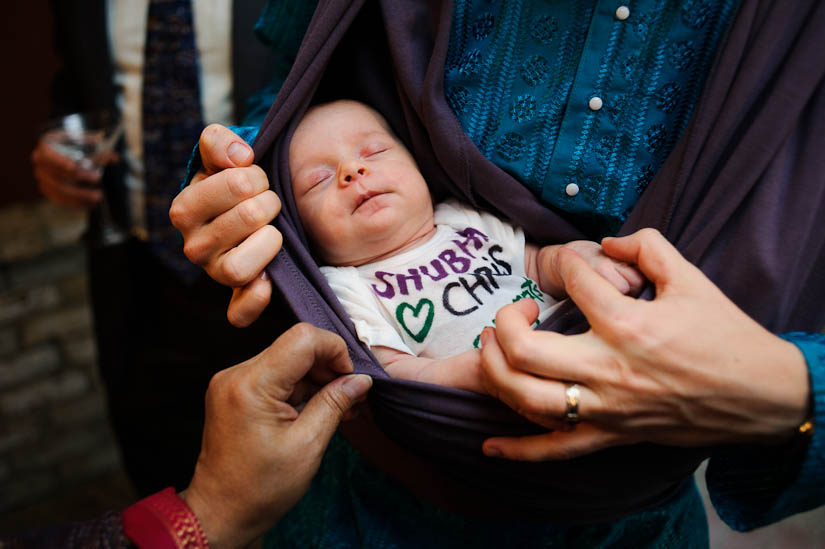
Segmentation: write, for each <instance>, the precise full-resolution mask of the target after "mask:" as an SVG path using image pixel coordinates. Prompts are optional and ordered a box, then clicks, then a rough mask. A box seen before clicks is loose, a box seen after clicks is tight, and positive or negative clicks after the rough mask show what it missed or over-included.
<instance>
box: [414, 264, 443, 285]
mask: <svg viewBox="0 0 825 549" xmlns="http://www.w3.org/2000/svg"><path fill="white" fill-rule="evenodd" d="M430 265H432V266H433V269H435V271H436V273H437V275H438V276H433V275H431V274H430V272H429V271H428V270H427V266H426V265H422V266H421V267H419V269H421V272H422V273H423V274H424V275H426V276H428V277H430V280H432V281H433V282H435V281H437V280H441V279H442V278H444V277H445V276H447V271H446V269H444V265H442V264H441V262H440V261H439V260H437V259H433V260H432V261H430Z"/></svg>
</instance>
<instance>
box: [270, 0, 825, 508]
mask: <svg viewBox="0 0 825 549" xmlns="http://www.w3.org/2000/svg"><path fill="white" fill-rule="evenodd" d="M451 14H452V6H451V3H450V2H448V1H444V2H439V1H435V0H433V1H431V2H429V3H426V2H420V1H419V0H395V1H393V0H382V1H381V2H366V3H365V2H364V1H363V0H352V1H346V0H322V1H321V2H320V3H319V6H318V9H317V11H316V12H315V16H314V18H313V20H312V23H311V24H310V27H309V29H308V31H307V34H306V37H305V39H304V42H303V44H302V46H301V49H300V52H299V54H298V57H297V60H296V62H295V65H294V66H293V69H292V71H291V72H290V74H289V77H288V78H287V80H286V82H285V83H284V85H283V88H282V89H281V92H280V93H279V95H278V98H277V100H276V102H275V104H274V105H273V107H272V109H271V110H270V112H269V115H268V116H267V119H266V121H265V122H264V124H263V127H262V128H261V131H260V133H259V136H258V139H257V141H256V142H255V145H254V148H255V155H256V158H258V159H259V163H260V165H261V166H262V167H263V168H264V169H265V170H266V171H267V174H268V175H269V177H270V182H271V185H272V188H273V190H274V191H275V192H276V193H277V194H278V195H279V196H280V197H281V199H282V202H283V210H282V212H281V214H280V215H279V216H278V218H277V219H276V221H275V225H276V226H277V228H278V229H279V230H280V231H281V232H282V233H283V235H284V249H283V250H282V251H281V252H280V253H279V254H278V256H277V257H276V258H275V260H274V261H273V262H272V264H270V266H269V267H268V272H269V274H270V275H271V277H272V280H273V281H274V283H275V284H276V286H277V288H278V289H279V290H280V291H281V292H283V294H284V295H285V297H286V299H287V302H288V303H289V305H290V306H291V307H292V308H293V309H294V311H295V313H296V314H297V316H298V318H299V319H301V320H305V321H309V322H311V323H313V324H315V325H317V326H320V327H322V328H326V329H329V330H332V331H334V332H337V333H339V334H341V335H342V336H343V337H344V339H345V340H346V342H347V344H348V345H349V350H350V354H351V356H352V359H353V362H354V364H355V369H356V371H358V372H362V373H367V374H370V375H372V376H373V377H374V379H375V386H374V388H373V390H372V391H371V393H370V398H369V403H370V406H371V410H372V414H373V416H374V418H375V421H376V423H377V424H378V425H379V426H380V427H381V428H382V430H383V431H384V432H385V433H386V435H387V436H388V437H390V438H391V439H393V440H394V441H396V442H397V443H399V444H401V445H402V446H403V447H405V448H407V449H409V450H410V451H411V452H414V453H416V454H418V455H419V456H423V457H424V458H425V459H427V460H428V461H429V462H430V463H431V464H432V467H433V469H434V470H438V471H440V472H443V473H446V474H448V475H450V476H451V477H452V478H455V479H458V481H459V482H461V483H465V485H466V486H467V487H468V489H473V490H475V491H476V492H475V493H477V492H478V491H481V492H484V493H485V494H487V495H488V496H489V498H490V499H491V501H492V500H499V501H503V502H505V504H506V506H507V507H508V508H509V509H510V510H511V511H512V512H513V514H518V515H519V516H522V517H523V516H531V517H536V518H541V519H544V520H550V521H558V522H563V523H568V524H570V523H575V522H594V521H598V520H607V519H611V518H615V517H618V516H622V515H626V514H629V513H632V512H634V511H637V510H640V509H644V508H648V507H651V506H654V505H657V504H659V503H661V502H663V501H665V500H666V499H668V498H669V497H672V496H673V495H674V494H675V493H676V492H677V491H678V490H679V489H680V488H681V487H682V486H683V485H684V480H685V479H687V478H689V477H690V475H691V474H692V472H693V471H694V469H695V468H696V466H697V465H698V464H699V462H700V461H701V460H702V459H703V458H704V457H706V456H707V455H709V449H706V448H704V449H703V448H692V449H686V448H670V447H662V446H657V445H652V444H640V445H635V446H630V447H620V448H612V449H608V450H604V451H601V452H598V453H595V454H592V455H589V456H585V457H582V458H579V459H574V460H570V461H565V462H551V463H540V464H534V463H517V462H510V461H505V460H494V459H488V458H485V457H484V456H483V455H482V454H481V451H480V447H481V442H482V441H483V440H484V439H485V438H487V437H488V436H491V435H497V434H509V435H514V434H525V433H534V432H541V429H540V428H538V427H536V426H534V425H532V424H530V423H529V422H527V421H526V420H524V419H523V418H521V417H520V416H518V415H517V414H516V413H514V412H513V411H512V410H510V409H509V408H507V407H506V406H504V405H503V404H502V403H500V402H498V401H495V400H493V399H491V398H488V397H485V396H481V395H476V394H473V393H469V392H466V391H461V390H457V389H452V388H447V387H440V386H432V385H426V384H421V383H416V382H410V381H405V380H399V379H391V378H389V377H388V376H387V374H386V373H385V372H384V371H383V370H382V369H381V367H380V366H379V364H378V363H377V362H376V360H375V358H374V357H373V355H372V354H371V353H370V352H369V351H368V350H367V349H365V348H364V347H363V346H362V345H361V344H360V343H359V341H358V340H357V338H356V336H355V335H354V329H353V327H352V324H351V322H350V321H349V319H348V317H347V315H346V313H345V312H344V310H343V309H342V307H341V305H340V304H339V303H338V301H337V299H336V297H335V295H334V294H333V293H332V291H331V290H330V289H329V287H328V286H327V284H326V281H325V279H324V277H323V276H322V275H321V273H320V271H319V269H318V267H317V265H316V263H315V260H314V259H313V257H312V255H311V253H310V251H309V248H308V245H307V239H306V237H305V234H304V232H303V229H302V227H301V223H300V220H299V218H298V215H297V210H296V208H295V203H294V200H293V196H292V191H291V184H290V179H289V167H288V148H289V141H290V138H291V136H292V133H293V131H294V128H295V126H296V124H297V122H298V121H299V120H300V118H301V116H302V115H303V113H304V112H305V111H306V109H307V107H308V105H310V103H311V102H317V101H324V100H332V99H336V98H342V97H348V98H354V99H359V100H361V101H364V102H366V103H368V104H370V105H372V106H373V107H375V108H376V109H377V110H379V111H380V112H381V113H383V114H384V115H385V116H386V118H387V119H388V121H389V122H390V124H391V125H392V126H393V128H394V129H395V130H396V132H397V133H398V135H399V136H400V137H401V139H402V140H404V141H405V143H406V144H407V146H408V147H409V148H410V150H411V151H412V152H413V154H414V156H415V157H416V159H417V160H418V163H419V166H420V168H421V171H422V172H423V174H424V176H425V178H426V179H427V181H428V183H429V184H430V187H431V189H432V192H433V194H434V196H435V197H436V199H438V198H443V197H445V196H455V197H458V198H459V199H461V200H464V201H466V202H468V203H470V204H472V205H474V206H476V207H479V208H484V209H488V210H491V211H493V212H496V213H498V214H499V215H501V216H503V217H505V218H509V219H511V220H513V221H514V222H515V223H517V224H519V225H521V226H522V227H524V228H525V230H526V232H527V234H528V236H529V237H530V238H531V239H532V240H533V241H535V242H537V243H539V244H548V243H559V242H566V241H568V240H573V239H581V238H584V235H583V234H582V233H581V232H580V231H579V230H578V229H577V228H576V227H575V226H573V225H572V224H571V223H570V222H568V221H567V220H566V219H565V218H564V215H563V213H562V212H558V211H555V210H552V209H549V208H547V207H546V206H543V205H542V204H541V203H540V202H539V201H538V200H537V199H536V198H535V197H534V196H533V195H532V194H531V193H530V192H529V191H528V190H527V189H526V188H525V187H524V186H522V185H521V184H520V183H519V182H518V181H516V180H514V179H513V178H512V177H511V176H509V175H508V174H506V173H505V172H503V171H502V170H500V169H499V168H497V167H496V166H495V165H493V164H492V163H490V162H489V161H488V160H487V159H485V158H484V157H483V156H482V155H481V153H480V152H479V151H478V150H477V149H476V148H475V146H474V145H473V143H472V142H471V141H470V139H469V138H468V137H467V136H466V135H465V133H464V132H463V130H462V129H461V126H460V125H459V122H458V120H457V119H456V118H455V116H454V115H453V113H452V111H451V110H450V109H449V107H448V105H447V103H446V100H445V98H444V93H443V89H442V80H443V65H444V60H445V56H446V51H447V43H448V37H449V32H450V29H449V22H450V17H451ZM823 32H825V3H822V2H818V1H816V0H808V1H799V2H793V3H777V2H773V1H770V0H753V1H748V2H743V3H742V6H741V8H740V10H739V13H738V14H737V16H736V18H735V20H734V22H733V24H732V27H731V29H730V30H729V33H728V36H727V38H726V40H725V41H724V43H723V45H722V47H721V50H720V53H719V57H718V58H717V61H716V64H715V66H714V68H713V70H712V72H711V74H710V76H709V78H708V82H707V85H706V89H705V92H704V94H703V96H702V99H701V101H700V103H699V105H698V106H697V108H696V111H695V113H694V116H693V119H692V120H691V123H690V125H689V126H688V128H687V129H686V131H685V133H684V135H683V137H682V139H681V140H680V142H679V143H678V144H677V146H676V149H675V150H674V151H673V153H672V154H671V155H670V157H669V158H668V160H667V162H666V163H665V165H664V166H663V168H662V169H661V171H660V172H659V173H658V174H657V176H656V178H655V179H654V180H653V181H652V182H651V184H650V186H649V187H648V189H647V190H646V191H645V193H644V194H643V196H642V197H641V200H640V202H639V203H638V205H637V206H636V208H635V209H634V210H633V212H632V214H631V216H630V218H629V219H628V220H627V222H626V223H625V225H624V227H623V228H622V230H621V233H622V234H628V233H631V232H633V231H636V230H637V229H640V228H643V227H656V228H658V229H659V230H661V231H662V232H663V233H664V234H665V235H666V236H667V237H668V239H669V240H670V241H671V242H673V243H674V244H675V245H676V246H677V247H678V248H679V250H680V251H681V252H682V253H683V254H684V255H685V256H686V257H687V258H688V259H689V260H690V261H691V262H693V263H695V264H696V265H698V266H699V267H701V268H702V270H703V271H704V272H705V273H706V274H707V275H708V276H709V277H710V278H711V279H712V280H713V281H714V282H716V284H718V285H719V287H720V288H721V289H722V290H723V291H724V292H725V293H726V294H727V295H728V296H730V297H731V298H732V299H733V300H734V301H735V302H736V303H737V304H738V305H739V306H740V307H742V308H743V309H744V310H745V311H746V312H747V313H748V314H750V315H751V316H753V317H754V318H755V319H757V320H758V321H759V322H760V323H762V324H763V325H764V326H766V327H767V328H768V329H770V330H772V331H774V332H783V331H789V330H806V331H816V330H818V329H819V328H821V327H822V325H823V323H825V306H823V304H824V303H825V222H824V221H823V220H822V219H821V218H820V217H819V216H821V215H822V213H823V212H825V208H823V205H825V147H824V146H823V145H825V89H824V88H823V76H824V75H825V56H823V55H822V53H821V44H822V38H821V36H822V33H823ZM652 296H653V290H652V289H648V290H647V291H646V292H645V295H644V296H643V297H644V298H647V299H650V298H652ZM586 327H587V326H586V322H585V320H584V318H583V316H582V315H581V313H580V312H579V311H578V310H577V309H576V308H575V306H573V305H568V306H567V307H564V308H562V310H560V311H558V312H557V313H556V314H554V315H553V316H552V317H551V318H549V319H548V320H547V321H546V322H545V323H544V324H543V325H542V326H541V328H540V329H548V330H556V331H560V332H564V333H575V332H580V331H583V330H585V329H586ZM584 413H585V415H586V410H585V411H584Z"/></svg>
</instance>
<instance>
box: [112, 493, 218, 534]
mask: <svg viewBox="0 0 825 549" xmlns="http://www.w3.org/2000/svg"><path fill="white" fill-rule="evenodd" d="M121 519H122V521H123V533H124V534H126V536H127V537H128V538H129V539H130V540H132V541H133V542H134V543H135V544H136V545H137V546H138V547H152V548H158V549H184V548H185V549H207V548H208V547H209V543H208V542H207V541H206V536H204V535H203V530H201V526H200V524H199V523H198V518H197V517H196V516H195V513H193V512H192V510H191V509H190V508H189V507H188V506H187V505H186V503H185V502H184V501H183V500H182V499H181V498H180V497H178V495H177V494H176V493H175V489H174V488H172V487H169V488H165V489H164V490H161V491H160V492H158V493H157V494H153V495H151V496H149V497H147V498H144V499H142V500H140V501H138V502H137V503H135V504H133V505H132V506H130V507H127V508H126V509H125V510H124V511H123V513H122V514H121Z"/></svg>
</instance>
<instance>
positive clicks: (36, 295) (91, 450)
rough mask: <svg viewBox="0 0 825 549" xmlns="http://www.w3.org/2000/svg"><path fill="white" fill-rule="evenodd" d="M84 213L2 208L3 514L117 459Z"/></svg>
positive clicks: (47, 206)
mask: <svg viewBox="0 0 825 549" xmlns="http://www.w3.org/2000/svg"><path fill="white" fill-rule="evenodd" d="M84 228H85V216H84V214H83V213H80V212H76V211H73V210H67V209H64V208H61V207H59V206H55V205H53V204H51V203H49V202H45V201H41V202H34V203H28V204H18V205H13V206H7V207H3V208H0V235H2V236H0V513H3V512H7V511H10V510H12V509H15V508H19V507H22V506H25V505H27V504H30V503H33V502H36V501H39V500H42V499H44V498H46V497H47V496H49V495H50V494H54V493H58V492H65V491H66V490H67V489H71V488H72V487H75V486H79V485H81V484H83V483H84V482H86V481H88V480H89V479H90V478H93V477H97V476H100V475H103V474H107V473H111V472H113V471H116V470H118V469H119V468H120V461H119V460H120V458H119V455H118V453H117V450H116V447H115V445H114V443H113V437H112V435H111V432H110V429H109V426H108V424H107V418H106V408H105V399H104V397H103V394H102V391H101V386H100V382H99V379H98V375H97V371H96V366H95V346H94V335H93V331H92V316H91V311H90V307H89V305H88V300H87V297H88V296H87V285H86V255H85V249H84V248H83V246H82V244H81V243H80V242H79V237H80V235H81V234H82V232H83V230H84Z"/></svg>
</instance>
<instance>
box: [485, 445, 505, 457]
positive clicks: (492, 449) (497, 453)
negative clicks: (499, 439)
mask: <svg viewBox="0 0 825 549" xmlns="http://www.w3.org/2000/svg"><path fill="white" fill-rule="evenodd" d="M484 455H485V456H487V457H491V458H498V457H501V456H502V453H501V450H500V449H499V448H498V447H496V446H489V445H488V446H485V447H484Z"/></svg>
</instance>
